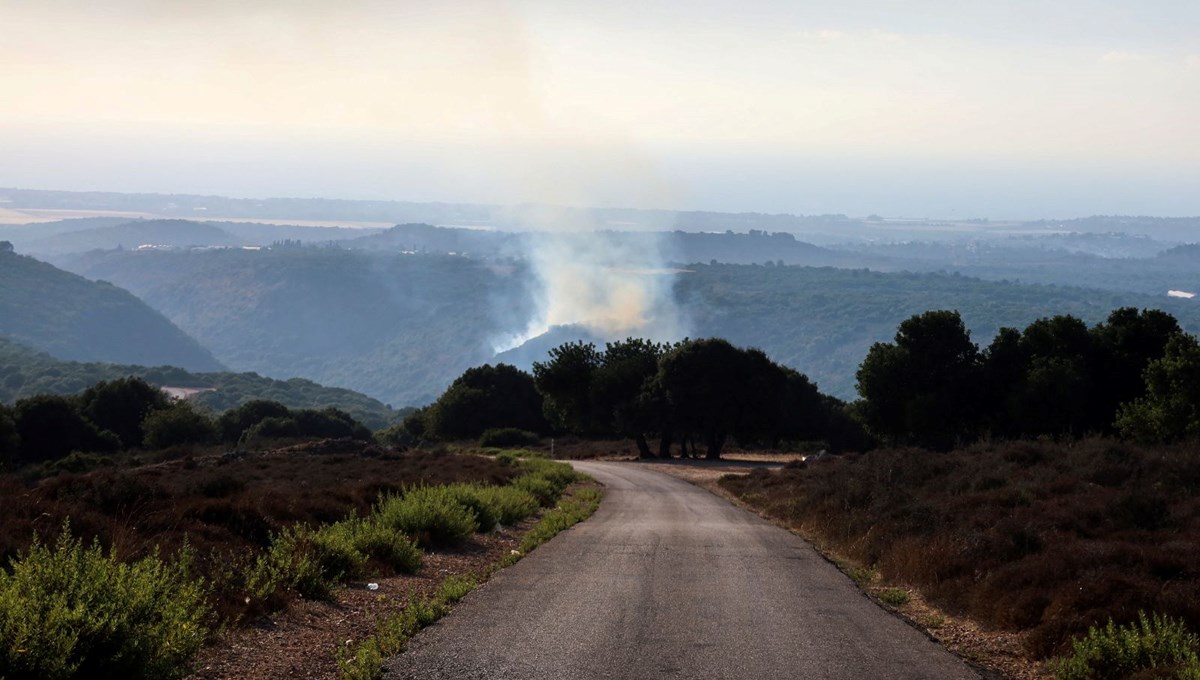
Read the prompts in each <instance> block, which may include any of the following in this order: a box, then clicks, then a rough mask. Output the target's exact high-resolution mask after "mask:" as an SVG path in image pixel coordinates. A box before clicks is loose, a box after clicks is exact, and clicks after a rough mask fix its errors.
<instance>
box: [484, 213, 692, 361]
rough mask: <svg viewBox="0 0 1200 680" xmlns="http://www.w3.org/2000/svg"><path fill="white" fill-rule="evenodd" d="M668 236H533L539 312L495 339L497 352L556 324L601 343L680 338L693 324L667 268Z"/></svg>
mask: <svg viewBox="0 0 1200 680" xmlns="http://www.w3.org/2000/svg"><path fill="white" fill-rule="evenodd" d="M665 236H666V234H665V232H643V233H630V232H613V231H597V230H595V229H588V230H581V229H578V228H570V227H567V228H560V229H559V230H557V231H538V232H534V233H530V234H527V235H526V238H525V239H524V243H525V251H526V252H525V258H526V259H527V261H528V263H529V265H530V268H531V270H532V274H533V278H534V281H533V285H532V287H531V290H530V294H531V295H532V296H533V303H534V304H533V306H532V308H533V310H534V313H533V314H532V316H531V317H530V318H529V319H528V320H527V321H526V322H525V323H524V325H523V326H522V327H520V328H519V329H517V330H515V331H514V332H512V333H509V334H506V335H504V336H502V337H499V338H497V339H496V340H495V342H493V347H494V349H495V351H496V352H497V353H499V352H503V351H506V350H509V349H512V348H514V347H519V346H520V345H522V344H524V343H525V342H527V341H529V340H531V339H533V338H535V337H537V336H539V335H542V334H544V333H546V332H548V331H549V330H551V329H552V328H554V327H556V326H574V327H577V328H579V329H581V330H583V331H586V334H587V335H588V336H590V337H593V338H599V339H602V340H618V339H622V338H626V337H630V336H633V337H643V338H649V339H652V340H656V341H670V340H678V339H680V338H682V337H683V336H684V335H686V330H687V329H686V327H687V322H686V319H685V316H684V314H683V312H682V310H681V309H680V307H679V305H678V304H677V303H676V301H675V297H674V291H673V288H674V282H675V276H676V275H677V273H678V272H677V271H676V270H673V269H670V268H669V267H668V264H667V263H668V261H669V257H668V253H667V252H665V250H666V248H665V245H666V238H665Z"/></svg>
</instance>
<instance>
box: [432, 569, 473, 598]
mask: <svg viewBox="0 0 1200 680" xmlns="http://www.w3.org/2000/svg"><path fill="white" fill-rule="evenodd" d="M478 585H479V582H478V581H476V580H475V578H474V577H473V576H469V575H467V576H462V575H458V576H448V577H446V580H445V581H442V585H441V586H440V587H438V592H437V601H438V602H441V603H442V604H443V605H452V604H455V603H457V602H458V601H459V600H461V599H463V598H464V597H466V596H467V593H469V592H471V591H472V590H475V587H476V586H478Z"/></svg>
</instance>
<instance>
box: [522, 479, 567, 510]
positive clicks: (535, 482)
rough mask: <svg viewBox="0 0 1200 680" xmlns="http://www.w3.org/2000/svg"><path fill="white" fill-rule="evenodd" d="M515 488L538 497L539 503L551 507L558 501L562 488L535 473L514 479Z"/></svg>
mask: <svg viewBox="0 0 1200 680" xmlns="http://www.w3.org/2000/svg"><path fill="white" fill-rule="evenodd" d="M512 486H513V488H516V489H520V490H521V491H524V492H525V493H527V494H529V495H530V496H533V497H534V498H536V499H537V501H538V504H539V505H543V506H546V507H549V506H551V505H554V504H555V503H556V502H558V497H559V496H560V495H561V494H562V489H560V488H558V487H556V486H555V485H554V483H553V482H551V481H550V480H548V479H546V478H545V477H540V476H538V475H534V474H528V475H522V476H520V477H517V478H516V479H514V480H513V481H512Z"/></svg>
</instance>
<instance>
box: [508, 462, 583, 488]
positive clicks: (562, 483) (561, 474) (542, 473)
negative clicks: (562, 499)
mask: <svg viewBox="0 0 1200 680" xmlns="http://www.w3.org/2000/svg"><path fill="white" fill-rule="evenodd" d="M521 465H522V466H524V468H525V469H526V470H528V471H529V472H530V473H531V474H535V475H537V476H539V477H542V478H543V479H546V480H548V481H549V482H550V483H552V484H554V486H555V487H557V488H558V489H559V490H560V491H561V490H562V489H565V488H567V486H568V485H569V484H571V483H572V482H577V481H579V480H581V479H583V478H584V477H583V475H581V474H579V473H578V472H576V471H575V468H573V467H571V466H570V465H569V464H567V463H557V462H555V461H552V460H547V459H545V458H525V460H523V461H522V463H521Z"/></svg>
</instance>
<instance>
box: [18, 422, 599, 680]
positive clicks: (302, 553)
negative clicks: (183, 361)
mask: <svg viewBox="0 0 1200 680" xmlns="http://www.w3.org/2000/svg"><path fill="white" fill-rule="evenodd" d="M170 408H173V407H171V406H168V407H166V408H165V409H160V410H159V411H157V412H166V411H168V410H169V409H170ZM219 429H220V428H218V427H217V425H216V424H213V432H214V436H216V435H215V433H216V432H218V431H219ZM236 429H237V428H234V430H231V431H230V435H232V433H233V432H234V431H236ZM579 479H580V477H579V476H578V475H577V474H576V473H575V472H574V471H573V470H571V468H570V467H569V466H567V465H565V464H562V463H553V462H551V461H547V460H541V459H535V458H531V459H529V460H525V459H523V458H522V457H520V456H518V455H510V456H507V457H503V458H499V459H496V458H485V457H480V456H474V455H459V454H453V453H448V452H424V453H422V452H400V451H384V450H381V449H379V448H378V447H376V446H374V445H373V444H370V443H368V442H362V441H355V440H353V439H343V440H327V439H326V440H314V441H312V442H311V443H309V444H299V445H295V446H291V447H284V448H276V449H269V450H265V451H261V452H251V453H247V454H235V455H206V456H196V457H191V456H189V457H185V458H182V459H178V460H168V461H165V462H159V463H156V464H153V465H129V464H122V465H113V466H104V467H102V468H101V469H98V470H94V471H85V472H69V471H64V472H60V473H59V474H57V475H55V476H52V477H47V478H42V479H36V478H33V477H28V476H27V477H21V476H18V475H14V474H8V475H4V476H2V477H0V498H3V499H4V506H5V507H4V513H3V515H2V517H0V556H2V557H3V558H4V562H5V564H6V565H7V569H0V676H2V677H5V678H7V679H8V680H16V679H18V678H82V677H130V678H178V677H183V676H185V675H187V674H189V673H190V663H191V659H192V657H193V656H194V655H195V654H196V653H197V652H198V651H199V650H200V648H201V647H202V645H203V644H204V643H205V642H206V641H208V640H210V639H212V637H213V636H214V635H216V634H218V633H219V631H221V630H223V629H226V628H229V627H230V626H237V625H239V624H240V623H241V622H244V621H250V620H254V619H255V618H256V617H258V616H260V615H262V614H264V613H268V612H276V611H280V610H283V609H286V608H288V607H289V605H290V603H292V602H294V601H296V600H297V599H328V598H332V597H334V595H335V593H336V589H337V588H338V586H339V584H342V583H344V582H347V581H355V580H360V579H365V578H375V577H380V576H387V575H390V574H406V573H415V572H417V571H418V570H420V569H421V566H422V563H423V559H424V555H425V553H426V552H427V551H430V550H447V549H448V550H455V549H457V548H458V546H460V545H464V544H466V543H469V542H470V541H471V540H472V536H474V535H475V534H477V533H487V532H491V531H493V530H495V529H497V528H499V527H500V526H501V525H504V526H512V525H515V524H518V523H521V522H522V521H523V520H525V519H526V518H528V517H532V516H534V515H536V514H537V513H539V512H542V511H543V510H542V509H543V508H553V506H554V505H555V504H556V503H557V502H558V500H559V498H560V496H561V494H562V493H563V491H564V490H565V489H566V487H567V486H568V485H570V484H572V483H574V482H575V481H577V480H579ZM583 497H584V498H590V497H588V496H587V495H586V494H585V495H584V496H583ZM574 503H575V501H572V502H571V503H566V504H564V506H563V507H561V508H558V509H548V510H546V517H547V518H550V517H558V516H559V515H560V514H561V513H563V512H564V508H568V507H574V505H573V504H574ZM553 521H554V522H555V524H554V526H555V527H557V528H561V527H562V526H563V525H562V523H561V521H559V520H553ZM576 521H578V520H577V519H576ZM539 526H540V525H539ZM545 537H546V531H545V530H539V533H538V534H537V540H544V538H545ZM446 587H447V589H448V590H447V593H448V594H447V595H446V597H445V598H442V600H441V601H440V602H441V604H439V605H438V611H442V610H443V609H444V607H445V606H446V605H448V604H449V603H450V602H451V601H452V600H454V599H457V597H461V594H463V593H465V591H464V590H463V586H462V585H461V584H456V583H453V582H451V583H449V584H448V585H447V586H446ZM421 620H425V619H424V617H423V618H422V619H421Z"/></svg>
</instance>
